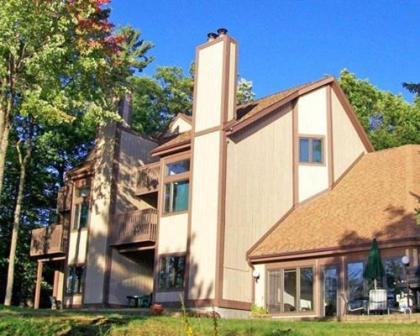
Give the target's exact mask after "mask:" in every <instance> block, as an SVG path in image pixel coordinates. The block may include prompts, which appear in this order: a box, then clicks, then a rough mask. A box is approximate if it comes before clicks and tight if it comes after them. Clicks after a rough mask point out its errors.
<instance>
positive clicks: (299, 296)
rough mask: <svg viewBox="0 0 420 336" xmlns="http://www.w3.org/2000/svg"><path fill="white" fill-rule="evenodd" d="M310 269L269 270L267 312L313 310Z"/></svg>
mask: <svg viewBox="0 0 420 336" xmlns="http://www.w3.org/2000/svg"><path fill="white" fill-rule="evenodd" d="M313 276H314V273H313V268H312V267H305V268H292V269H281V270H270V271H269V272H268V284H267V285H268V300H267V302H268V307H267V308H268V310H269V312H270V313H272V314H273V313H274V314H275V313H283V312H284V313H289V312H297V311H300V312H306V311H312V310H313V308H314V286H313V284H314V279H313Z"/></svg>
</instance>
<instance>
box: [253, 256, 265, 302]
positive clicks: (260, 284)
mask: <svg viewBox="0 0 420 336" xmlns="http://www.w3.org/2000/svg"><path fill="white" fill-rule="evenodd" d="M254 269H255V271H256V272H258V273H259V275H260V277H259V278H258V279H257V280H255V279H254V286H255V287H254V288H255V291H254V303H255V304H256V305H257V306H259V307H265V282H266V273H265V265H264V264H261V265H255V266H254Z"/></svg>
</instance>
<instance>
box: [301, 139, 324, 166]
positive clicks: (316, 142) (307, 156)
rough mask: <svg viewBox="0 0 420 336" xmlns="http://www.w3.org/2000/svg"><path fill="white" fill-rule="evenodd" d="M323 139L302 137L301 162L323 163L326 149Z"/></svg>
mask: <svg viewBox="0 0 420 336" xmlns="http://www.w3.org/2000/svg"><path fill="white" fill-rule="evenodd" d="M323 147H324V146H323V138H321V137H319V138H317V137H300V138H299V162H302V163H323V161H324V152H323V151H324V148H323Z"/></svg>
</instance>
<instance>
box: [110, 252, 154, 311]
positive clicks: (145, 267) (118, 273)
mask: <svg viewBox="0 0 420 336" xmlns="http://www.w3.org/2000/svg"><path fill="white" fill-rule="evenodd" d="M152 292H153V257H152V256H151V255H150V254H148V255H146V252H144V253H138V254H137V256H136V259H135V260H132V259H129V258H127V257H125V256H123V255H121V254H120V253H118V251H116V250H113V251H112V271H111V279H110V290H109V303H111V304H119V305H126V304H127V296H128V295H144V294H150V293H152Z"/></svg>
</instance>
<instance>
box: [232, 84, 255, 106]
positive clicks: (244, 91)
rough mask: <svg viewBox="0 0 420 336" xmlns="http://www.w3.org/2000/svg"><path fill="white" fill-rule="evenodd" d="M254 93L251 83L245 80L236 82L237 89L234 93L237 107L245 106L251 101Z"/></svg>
mask: <svg viewBox="0 0 420 336" xmlns="http://www.w3.org/2000/svg"><path fill="white" fill-rule="evenodd" d="M254 98H255V93H254V91H253V85H252V82H251V81H249V80H246V79H245V78H240V79H239V81H238V89H237V92H236V100H237V103H238V105H242V104H247V103H249V102H251V101H253V100H254Z"/></svg>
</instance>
